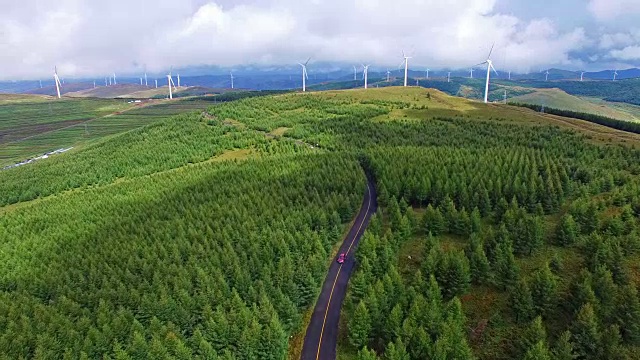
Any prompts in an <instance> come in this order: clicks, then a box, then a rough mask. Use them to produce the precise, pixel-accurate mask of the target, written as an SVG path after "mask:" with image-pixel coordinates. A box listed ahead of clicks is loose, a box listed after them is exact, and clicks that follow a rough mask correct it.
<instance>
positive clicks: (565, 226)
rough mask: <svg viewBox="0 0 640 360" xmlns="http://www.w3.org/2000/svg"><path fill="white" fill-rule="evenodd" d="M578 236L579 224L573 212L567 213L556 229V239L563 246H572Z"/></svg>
mask: <svg viewBox="0 0 640 360" xmlns="http://www.w3.org/2000/svg"><path fill="white" fill-rule="evenodd" d="M577 237H578V224H576V221H575V220H574V219H573V216H572V215H571V214H566V215H564V216H563V217H562V220H560V225H558V230H557V231H556V239H557V242H558V244H559V245H561V246H570V245H572V244H574V243H575V242H576V239H577Z"/></svg>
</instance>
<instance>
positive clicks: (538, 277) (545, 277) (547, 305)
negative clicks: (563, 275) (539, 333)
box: [531, 264, 558, 314]
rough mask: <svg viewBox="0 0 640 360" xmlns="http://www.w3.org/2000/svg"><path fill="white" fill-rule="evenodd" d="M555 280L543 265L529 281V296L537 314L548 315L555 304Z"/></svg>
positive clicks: (547, 267) (549, 270)
mask: <svg viewBox="0 0 640 360" xmlns="http://www.w3.org/2000/svg"><path fill="white" fill-rule="evenodd" d="M557 285H558V284H557V280H556V277H555V275H553V273H552V272H551V269H549V265H548V264H545V265H544V266H543V267H542V269H539V270H538V271H536V273H535V274H534V275H533V279H532V281H531V296H532V297H533V303H534V304H535V306H536V311H537V312H538V313H539V314H546V313H548V312H549V311H550V310H551V309H552V308H553V306H554V305H555V303H556V300H557V299H556V288H557Z"/></svg>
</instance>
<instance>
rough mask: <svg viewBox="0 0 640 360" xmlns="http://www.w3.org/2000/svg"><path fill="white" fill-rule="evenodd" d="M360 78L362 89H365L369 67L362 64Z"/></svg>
mask: <svg viewBox="0 0 640 360" xmlns="http://www.w3.org/2000/svg"><path fill="white" fill-rule="evenodd" d="M362 69H363V70H362V78H363V79H364V88H365V89H366V88H367V80H368V76H369V65H365V64H362Z"/></svg>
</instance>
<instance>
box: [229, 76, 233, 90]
mask: <svg viewBox="0 0 640 360" xmlns="http://www.w3.org/2000/svg"><path fill="white" fill-rule="evenodd" d="M229 76H231V88H232V89H233V73H232V72H229Z"/></svg>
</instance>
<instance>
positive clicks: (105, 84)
mask: <svg viewBox="0 0 640 360" xmlns="http://www.w3.org/2000/svg"><path fill="white" fill-rule="evenodd" d="M104 86H109V83H108V82H107V78H106V77H105V78H104Z"/></svg>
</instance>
